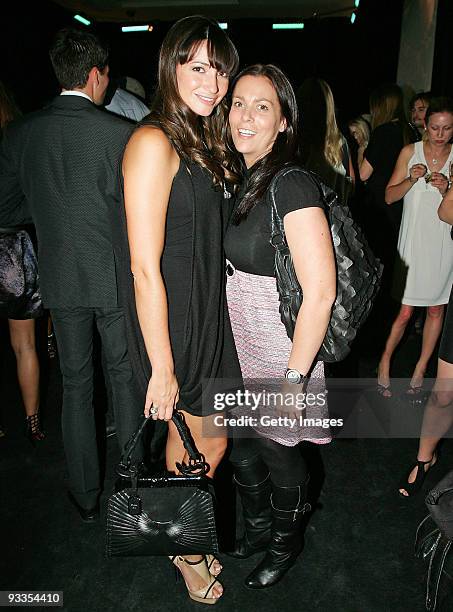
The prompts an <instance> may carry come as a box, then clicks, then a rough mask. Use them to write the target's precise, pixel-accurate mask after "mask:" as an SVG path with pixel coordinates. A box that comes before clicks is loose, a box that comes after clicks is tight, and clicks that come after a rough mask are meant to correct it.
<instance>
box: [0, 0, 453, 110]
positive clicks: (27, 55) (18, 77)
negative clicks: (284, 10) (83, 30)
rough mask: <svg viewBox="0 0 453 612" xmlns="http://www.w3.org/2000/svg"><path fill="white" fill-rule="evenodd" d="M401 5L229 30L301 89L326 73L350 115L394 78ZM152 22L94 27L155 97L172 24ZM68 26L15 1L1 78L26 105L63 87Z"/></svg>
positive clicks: (5, 23) (247, 52)
mask: <svg viewBox="0 0 453 612" xmlns="http://www.w3.org/2000/svg"><path fill="white" fill-rule="evenodd" d="M447 2H448V0H445V1H444V0H440V4H441V5H442V6H441V7H440V8H439V10H440V11H444V12H445V11H448V10H450V11H451V8H452V7H451V6H450V9H447V8H446V6H447ZM351 4H352V2H351ZM451 4H452V3H451V2H450V5H451ZM402 5H403V0H362V2H361V4H360V9H359V11H358V17H357V20H356V22H355V24H354V25H351V23H350V21H349V18H325V19H318V20H308V21H305V28H304V30H300V31H272V29H271V24H272V20H264V19H260V18H259V15H257V17H256V19H243V20H237V21H229V24H230V25H229V29H228V33H229V35H230V36H231V38H232V39H233V41H234V42H235V44H236V45H237V47H238V49H239V52H240V57H241V65H246V64H250V63H254V62H272V63H276V64H278V65H279V66H281V67H282V68H283V69H284V70H285V71H286V72H287V74H288V76H289V77H290V79H291V80H292V82H293V85H294V86H295V87H297V86H298V85H299V84H300V83H301V82H302V80H303V79H304V78H305V77H307V76H311V75H316V76H321V77H323V78H325V79H326V80H327V81H328V82H329V84H330V85H331V87H332V89H333V92H334V96H335V100H336V104H337V107H338V110H339V114H340V119H341V120H342V121H345V120H347V119H348V118H350V117H352V116H355V115H356V114H358V113H360V112H366V111H367V110H368V95H369V92H370V90H371V89H372V88H373V87H374V86H375V85H377V84H378V83H380V82H382V81H394V80H395V79H396V72H397V64H398V52H399V38H400V29H401V15H402ZM442 7H443V8H442ZM282 19H284V16H282ZM450 23H451V21H450ZM153 24H154V26H155V27H154V30H153V32H152V33H141V32H140V33H131V34H123V33H121V30H120V26H119V25H118V24H103V23H99V24H93V25H92V26H91V27H90V29H92V30H93V31H95V32H97V33H98V34H100V35H102V36H103V37H105V38H106V39H107V40H108V41H109V43H110V45H111V62H110V67H111V73H112V74H113V75H129V76H133V77H135V78H137V79H138V80H139V81H141V82H142V83H143V85H144V86H145V88H146V91H147V93H148V94H149V95H150V94H151V93H152V90H153V87H154V85H155V74H156V67H157V53H158V49H159V46H160V44H161V42H162V39H163V37H164V35H165V33H166V31H167V30H168V28H169V26H170V23H169V22H160V23H159V22H153ZM68 25H70V26H76V27H78V26H77V22H76V21H74V19H73V18H72V13H69V12H68V11H66V10H65V9H63V8H61V7H60V6H59V5H57V4H54V3H53V2H51V1H50V0H41V1H40V2H34V3H30V5H28V3H23V4H22V5H21V6H17V7H16V8H15V7H12V10H11V15H10V17H8V19H2V20H1V25H0V57H1V58H2V69H1V78H2V80H4V81H5V82H6V84H7V85H9V86H10V87H11V88H12V90H13V92H14V93H15V95H16V98H17V101H18V103H19V106H20V107H21V108H22V110H23V111H25V112H26V111H30V110H33V109H35V108H39V107H40V106H41V105H42V104H43V103H45V101H46V100H48V99H49V98H50V97H52V96H53V95H54V94H56V93H58V87H57V83H56V81H55V79H54V77H53V74H52V70H51V67H50V63H49V61H48V56H47V50H48V47H49V44H50V41H51V40H52V36H53V34H54V33H55V32H56V30H58V29H59V28H60V27H64V26H68ZM80 27H84V26H80ZM441 30H442V28H441ZM442 44H444V45H445V44H446V43H444V41H443V38H442V40H441V41H438V44H437V43H436V58H437V56H438V55H439V52H438V51H437V49H440V48H441V46H442ZM443 55H445V52H444V54H443ZM450 67H451V64H450ZM442 70H443V71H444V72H445V74H446V72H447V71H448V67H447V66H446V67H444V68H443V67H442V66H441V67H440V72H441V73H442ZM436 79H437V81H438V82H439V83H438V87H439V88H440V83H441V82H442V83H443V82H444V81H445V80H446V77H445V78H442V74H440V76H439V77H437V76H436V78H435V80H436Z"/></svg>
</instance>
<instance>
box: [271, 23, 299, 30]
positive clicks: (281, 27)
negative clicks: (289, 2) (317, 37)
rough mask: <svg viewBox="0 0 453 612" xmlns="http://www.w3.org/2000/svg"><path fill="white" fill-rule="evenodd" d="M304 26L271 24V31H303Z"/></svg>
mask: <svg viewBox="0 0 453 612" xmlns="http://www.w3.org/2000/svg"><path fill="white" fill-rule="evenodd" d="M304 27H305V25H304V24H303V23H273V24H272V29H273V30H303V29H304Z"/></svg>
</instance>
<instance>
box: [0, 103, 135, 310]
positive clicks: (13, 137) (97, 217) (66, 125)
mask: <svg viewBox="0 0 453 612" xmlns="http://www.w3.org/2000/svg"><path fill="white" fill-rule="evenodd" d="M131 130H132V128H131V126H130V124H129V123H127V122H126V121H123V120H122V119H120V118H118V117H115V116H114V115H113V114H111V113H108V112H106V111H103V110H101V109H99V108H98V107H96V106H95V105H94V104H93V103H92V102H91V100H88V99H87V98H84V97H81V96H74V95H67V96H58V97H57V98H55V99H54V100H53V101H52V102H51V103H50V105H49V106H48V107H46V108H44V109H42V110H40V111H38V112H36V113H31V114H30V115H27V116H25V117H23V118H21V119H19V120H18V121H13V122H12V123H10V124H8V126H7V128H6V129H5V131H4V135H3V139H2V142H1V147H0V219H1V220H2V223H3V224H5V225H6V224H12V225H16V224H17V223H21V222H23V221H25V220H26V218H27V215H26V213H25V212H23V213H22V215H20V214H19V213H20V208H18V206H19V200H20V196H22V197H23V196H25V200H26V203H27V206H28V209H29V211H30V213H31V217H32V219H33V222H34V224H35V227H36V232H37V237H38V261H39V280H40V287H41V291H42V296H43V301H44V304H45V306H46V307H47V308H70V307H99V308H109V307H110V308H111V307H116V306H118V300H117V287H116V253H115V252H114V249H113V245H112V240H111V231H112V228H111V225H110V221H109V213H110V211H111V210H115V209H117V208H119V207H120V206H121V190H120V183H119V174H118V169H119V162H120V160H121V156H122V153H123V149H124V146H125V144H126V142H127V139H128V137H129V134H130V132H131ZM8 217H9V218H8Z"/></svg>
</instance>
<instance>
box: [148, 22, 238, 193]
mask: <svg viewBox="0 0 453 612" xmlns="http://www.w3.org/2000/svg"><path fill="white" fill-rule="evenodd" d="M205 40H206V41H207V51H208V58H209V62H210V64H211V66H212V67H213V68H216V69H217V70H218V71H219V72H220V71H221V72H225V73H226V74H227V75H228V76H229V77H232V76H234V74H235V73H236V71H237V68H238V65H239V57H238V53H237V51H236V48H235V46H234V45H233V43H232V42H231V40H230V39H229V38H228V36H227V35H226V34H225V32H224V31H223V30H222V29H221V28H220V27H219V25H218V23H217V22H216V21H214V20H212V19H209V18H208V17H204V16H202V15H192V16H191V17H185V18H184V19H180V20H179V21H177V22H176V23H175V24H174V25H173V26H172V27H171V28H170V30H169V31H168V33H167V35H166V36H165V39H164V41H163V43H162V47H161V50H160V55H159V69H158V87H157V91H156V94H155V98H154V101H153V104H152V108H151V113H150V114H149V115H148V116H147V117H146V118H145V119H144V120H143V121H142V122H141V125H154V126H156V127H159V128H160V129H162V130H163V131H164V133H165V134H166V136H167V137H168V138H169V140H170V142H171V143H172V145H173V146H174V148H175V149H176V151H177V153H178V155H179V156H180V157H181V158H182V159H186V160H191V161H193V162H196V163H197V164H199V165H200V166H201V167H203V168H205V169H206V170H208V171H209V172H210V174H211V175H212V177H213V180H214V183H215V184H216V185H219V184H221V183H222V182H223V180H224V164H225V144H224V143H225V138H226V127H227V117H228V106H227V103H226V102H225V101H224V100H222V101H221V102H220V103H219V104H218V105H217V106H216V108H215V109H214V110H213V112H212V114H211V115H210V116H209V117H200V116H198V115H197V114H196V113H194V112H193V111H192V110H191V109H190V108H189V107H188V106H187V104H185V102H184V101H183V100H182V98H181V96H180V95H179V89H178V82H177V77H176V67H177V65H178V64H186V63H187V62H189V61H190V60H191V58H192V57H193V56H194V55H195V53H196V52H197V50H198V48H199V46H200V44H201V43H202V42H203V41H205Z"/></svg>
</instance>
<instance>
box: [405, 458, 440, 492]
mask: <svg viewBox="0 0 453 612" xmlns="http://www.w3.org/2000/svg"><path fill="white" fill-rule="evenodd" d="M433 460H434V463H432V462H433ZM436 463H437V453H433V456H432V457H431V459H429V461H418V460H417V463H416V464H415V465H414V466H413V467H412V468H411V469H410V470H409V472H407V474H406V477H405V478H404V479H403V480H401V482H400V484H399V487H398V493H399V494H400V495H401V497H412V496H413V495H415V494H416V493H418V492H419V491H420V489H421V487H422V485H423V483H424V481H425V478H426V475H427V473H428V472H429V470H431V469H432V468H433V467H434V466H435V465H436ZM428 464H431V465H430V466H429V468H428V469H427V470H425V465H428ZM415 468H417V474H416V476H415V480H414V482H408V479H409V476H410V475H411V472H412V471H413V470H414V469H415ZM401 489H403V490H404V491H406V493H407V495H404V493H401Z"/></svg>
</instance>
